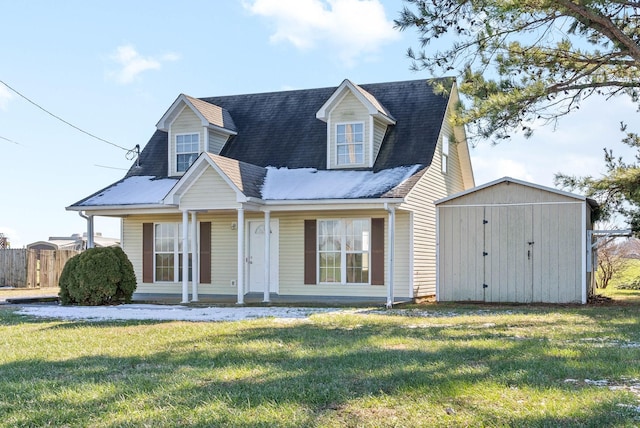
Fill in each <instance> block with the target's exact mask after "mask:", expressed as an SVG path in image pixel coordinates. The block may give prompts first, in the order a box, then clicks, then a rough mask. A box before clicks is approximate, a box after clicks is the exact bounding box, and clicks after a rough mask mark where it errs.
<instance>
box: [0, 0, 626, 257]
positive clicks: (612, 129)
mask: <svg viewBox="0 0 640 428" xmlns="http://www.w3.org/2000/svg"><path fill="white" fill-rule="evenodd" d="M402 5H403V3H402V1H400V0H369V1H359V0H225V1H215V2H214V1H204V0H202V1H197V0H184V1H180V2H169V1H164V0H154V1H147V0H137V1H135V2H132V1H122V0H111V1H109V2H87V1H75V0H74V1H62V2H52V1H44V0H41V1H38V0H31V1H29V2H17V1H12V0H0V6H1V10H2V17H0V22H1V25H0V40H2V43H0V64H2V66H0V80H1V81H3V82H5V83H6V84H7V85H9V86H11V87H12V88H14V89H15V90H17V91H18V92H20V93H22V94H23V95H24V96H26V97H27V98H29V99H31V100H32V101H34V102H35V103H37V104H38V105H40V106H41V107H43V108H45V109H46V110H48V111H50V112H52V113H54V114H55V115H57V116H59V117H60V118H62V119H64V120H66V121H68V122H70V123H72V124H73V125H75V126H77V127H79V128H81V129H83V130H85V131H87V132H89V133H91V134H94V135H96V136H98V137H100V138H102V139H104V140H107V141H109V142H112V143H113V144H115V145H118V146H121V147H123V148H132V147H134V146H135V145H136V144H140V145H141V146H142V147H144V145H145V144H146V142H147V141H148V139H149V137H150V136H151V135H152V134H153V132H154V130H155V124H156V123H157V121H158V120H159V119H160V117H161V116H162V115H163V114H164V112H165V111H166V110H167V108H168V107H169V106H170V105H171V103H172V102H173V101H174V100H175V98H176V97H177V96H178V95H179V94H180V93H186V94H188V95H191V96H195V97H205V96H214V95H230V94H242V93H254V92H266V91H278V90H286V89H304V88H316V87H327V86H337V85H339V84H340V83H341V82H342V80H343V79H345V78H348V79H350V80H352V81H353V82H355V83H359V84H364V83H375V82H386V81H397V80H410V79H420V78H428V77H431V76H430V75H428V74H426V73H425V72H422V73H420V72H418V73H416V72H412V71H410V70H409V67H410V62H409V60H408V59H407V58H406V56H405V52H406V49H407V48H408V47H410V46H413V47H417V34H416V33H415V32H413V31H408V32H404V33H400V32H398V31H396V30H394V29H393V19H394V18H396V17H397V16H398V13H399V11H400V10H401V8H402ZM635 112H636V107H635V106H634V105H632V104H631V102H630V101H628V100H626V99H623V98H620V99H616V100H612V101H611V100H610V101H607V102H606V103H605V101H604V100H596V99H594V100H590V101H589V102H586V103H585V105H584V106H583V107H582V109H581V110H580V111H579V112H578V113H575V114H573V115H572V116H570V117H567V118H564V119H562V120H561V121H560V122H559V124H558V127H557V129H556V130H555V131H554V130H553V129H552V128H543V129H540V130H538V131H537V132H536V133H535V134H534V136H533V137H532V138H530V139H528V140H525V139H523V138H521V137H515V138H513V139H512V141H509V142H506V143H503V144H500V145H498V146H491V145H490V144H489V143H488V142H487V143H480V144H479V145H478V146H477V147H475V148H473V149H472V150H471V155H472V162H473V166H474V173H475V178H476V184H482V183H485V182H487V181H491V180H494V179H496V178H500V177H502V176H505V175H509V176H512V177H516V178H520V179H524V180H528V181H533V182H536V183H538V184H542V185H546V186H552V181H553V174H554V173H556V172H558V171H562V172H565V173H570V174H578V175H584V174H592V175H599V174H600V173H602V172H603V161H602V159H603V156H602V148H603V147H611V148H614V150H616V153H620V154H623V153H629V152H628V150H624V148H622V146H621V144H620V143H619V140H620V133H619V132H618V129H619V122H620V120H626V121H628V122H629V123H633V121H634V119H635V118H636V113H635ZM126 154H127V153H126V151H125V150H122V149H120V148H117V147H114V146H112V145H109V144H107V143H104V142H101V141H98V140H96V139H94V138H91V137H90V136H88V135H86V134H83V133H81V132H79V131H77V130H76V129H74V128H72V127H70V126H68V125H66V124H64V123H62V122H61V121H59V120H57V119H55V118H53V117H51V116H50V115H48V114H47V113H45V112H44V111H42V110H41V109H39V108H38V107H36V106H34V105H33V104H31V103H29V102H28V101H26V100H25V99H23V98H22V97H20V96H19V95H17V94H16V93H15V92H13V91H12V90H10V89H8V88H7V87H5V86H4V85H2V84H0V183H1V184H0V186H1V187H0V188H1V191H0V195H1V199H0V232H2V233H4V234H5V235H6V236H8V238H9V240H10V242H11V245H12V246H13V247H14V248H19V247H22V246H24V245H26V244H28V243H30V242H34V241H38V240H46V239H48V237H49V236H65V235H66V236H68V235H71V234H72V233H78V232H84V231H85V230H86V222H85V220H83V219H82V218H80V217H79V216H78V214H77V213H75V212H68V211H65V207H66V206H68V205H71V204H72V203H74V202H76V201H78V200H80V199H82V198H84V197H85V196H88V195H90V194H92V193H94V192H95V191H97V190H99V189H102V188H104V187H106V186H108V185H109V184H111V183H113V182H115V181H117V180H119V179H120V178H121V177H122V176H123V175H124V174H125V170H126V169H128V168H129V166H130V165H131V162H132V161H131V160H128V159H127V157H126ZM95 229H96V231H97V232H102V233H103V235H105V236H113V237H117V236H119V233H120V230H119V221H118V220H114V219H105V218H97V219H96V226H95Z"/></svg>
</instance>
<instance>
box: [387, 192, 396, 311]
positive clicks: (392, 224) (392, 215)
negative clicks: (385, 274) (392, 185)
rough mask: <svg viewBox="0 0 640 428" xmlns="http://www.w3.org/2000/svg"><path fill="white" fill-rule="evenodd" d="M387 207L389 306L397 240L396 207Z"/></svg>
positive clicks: (390, 306) (388, 304) (391, 302)
mask: <svg viewBox="0 0 640 428" xmlns="http://www.w3.org/2000/svg"><path fill="white" fill-rule="evenodd" d="M385 209H386V210H387V211H388V212H389V251H388V253H389V260H388V264H389V280H388V281H387V308H392V307H393V277H394V274H395V266H394V265H395V251H394V250H395V246H396V245H395V241H396V207H394V206H388V205H387V204H386V203H385Z"/></svg>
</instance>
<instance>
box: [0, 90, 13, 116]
mask: <svg viewBox="0 0 640 428" xmlns="http://www.w3.org/2000/svg"><path fill="white" fill-rule="evenodd" d="M11 98H13V93H11V91H9V88H7V87H6V86H4V85H3V84H0V110H6V109H7V107H8V106H9V100H11Z"/></svg>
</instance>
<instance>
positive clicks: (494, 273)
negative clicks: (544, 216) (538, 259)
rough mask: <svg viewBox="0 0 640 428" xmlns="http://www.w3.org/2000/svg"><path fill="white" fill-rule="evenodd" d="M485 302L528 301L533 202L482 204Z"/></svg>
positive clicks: (529, 294)
mask: <svg viewBox="0 0 640 428" xmlns="http://www.w3.org/2000/svg"><path fill="white" fill-rule="evenodd" d="M484 211H485V219H484V221H483V228H484V231H483V234H484V247H485V249H484V251H483V258H484V283H483V284H482V287H483V290H484V301H485V302H522V303H527V302H531V301H532V299H533V259H534V256H535V242H534V241H533V206H531V205H510V206H495V207H485V208H484Z"/></svg>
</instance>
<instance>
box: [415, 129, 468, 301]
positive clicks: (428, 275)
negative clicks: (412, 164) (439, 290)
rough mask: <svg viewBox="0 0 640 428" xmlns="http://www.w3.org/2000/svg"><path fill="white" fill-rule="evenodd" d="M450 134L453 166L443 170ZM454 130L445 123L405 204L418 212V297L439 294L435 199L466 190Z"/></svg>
mask: <svg viewBox="0 0 640 428" xmlns="http://www.w3.org/2000/svg"><path fill="white" fill-rule="evenodd" d="M443 135H449V136H450V138H449V141H450V143H449V145H450V148H449V161H448V162H449V167H448V170H447V173H446V174H444V173H442V136H443ZM452 135H453V131H452V129H451V127H450V125H449V123H448V121H445V122H444V124H443V128H442V132H441V135H440V137H439V138H438V145H437V147H436V151H435V155H434V157H433V160H432V162H431V166H430V167H429V168H428V170H427V172H426V173H425V174H424V175H423V176H422V178H421V179H420V180H419V182H418V183H417V184H416V185H415V186H414V187H413V189H412V190H411V192H410V193H409V195H408V196H407V198H406V201H407V202H406V204H404V205H403V207H405V208H406V209H408V210H411V211H413V212H414V217H413V247H414V255H413V260H414V267H413V272H414V273H413V282H414V284H413V287H414V295H415V297H416V298H419V297H426V296H434V295H435V293H436V209H435V205H434V204H433V202H434V201H436V200H438V199H441V198H444V197H446V196H449V195H452V194H454V193H457V192H461V191H463V190H466V189H465V187H464V186H465V185H464V180H463V171H462V166H461V162H460V158H459V155H458V152H459V151H458V150H456V149H455V148H456V144H466V143H465V142H454V141H453V137H452Z"/></svg>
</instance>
